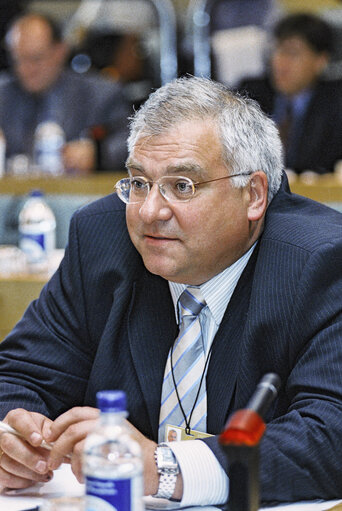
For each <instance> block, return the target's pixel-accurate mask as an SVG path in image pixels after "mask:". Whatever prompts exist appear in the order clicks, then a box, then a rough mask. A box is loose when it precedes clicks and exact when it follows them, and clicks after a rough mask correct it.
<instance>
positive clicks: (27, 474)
mask: <svg viewBox="0 0 342 511" xmlns="http://www.w3.org/2000/svg"><path fill="white" fill-rule="evenodd" d="M52 476H53V473H52V472H47V473H45V474H38V473H37V472H34V471H33V470H30V469H29V468H27V467H25V466H24V465H22V464H21V463H18V462H17V461H15V460H14V459H12V458H10V457H9V456H7V454H5V453H4V454H3V455H2V457H1V460H0V481H1V485H2V486H5V487H7V488H21V487H24V488H25V487H26V486H30V485H31V484H32V482H47V481H50V480H51V478H52ZM21 480H22V481H21ZM18 484H20V486H18Z"/></svg>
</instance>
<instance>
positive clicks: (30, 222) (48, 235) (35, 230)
mask: <svg viewBox="0 0 342 511" xmlns="http://www.w3.org/2000/svg"><path fill="white" fill-rule="evenodd" d="M19 248H21V250H22V251H23V252H24V253H25V254H26V258H27V264H28V267H29V270H30V271H33V272H39V271H45V270H47V265H48V258H49V256H50V254H51V252H52V251H53V250H54V249H55V248H56V219H55V215H54V214H53V212H52V210H51V208H50V207H49V206H48V205H47V203H46V202H45V200H44V198H43V194H42V192H41V191H40V190H33V191H32V192H31V194H30V196H29V198H28V199H27V200H26V201H25V202H24V205H23V207H22V209H21V211H20V213H19Z"/></svg>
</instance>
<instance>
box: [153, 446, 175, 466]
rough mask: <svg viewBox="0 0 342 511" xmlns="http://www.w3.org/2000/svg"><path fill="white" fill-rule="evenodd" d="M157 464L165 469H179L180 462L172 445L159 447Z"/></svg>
mask: <svg viewBox="0 0 342 511" xmlns="http://www.w3.org/2000/svg"><path fill="white" fill-rule="evenodd" d="M157 465H158V468H160V469H163V470H171V471H174V470H178V463H177V461H176V457H175V455H174V454H173V452H172V450H171V449H170V447H167V446H165V447H164V446H158V448H157Z"/></svg>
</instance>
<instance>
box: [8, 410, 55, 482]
mask: <svg viewBox="0 0 342 511" xmlns="http://www.w3.org/2000/svg"><path fill="white" fill-rule="evenodd" d="M4 422H7V423H8V424H9V425H10V426H12V427H13V428H14V429H16V430H17V431H18V432H19V433H20V434H21V435H22V437H18V436H16V435H13V434H11V433H0V486H1V487H3V488H27V487H28V486H31V485H32V484H35V483H37V482H47V481H49V480H50V479H51V478H52V476H53V474H52V472H51V471H50V470H49V468H48V463H47V462H48V459H49V454H50V453H49V451H48V450H47V449H43V448H42V447H39V446H40V444H41V442H42V440H43V439H44V438H45V432H46V430H47V429H48V428H49V425H50V423H51V421H50V419H48V418H47V417H44V415H41V414H40V413H35V412H28V411H26V410H23V409H20V408H17V409H16V410H12V411H10V412H9V413H8V414H7V415H6V417H5V419H4Z"/></svg>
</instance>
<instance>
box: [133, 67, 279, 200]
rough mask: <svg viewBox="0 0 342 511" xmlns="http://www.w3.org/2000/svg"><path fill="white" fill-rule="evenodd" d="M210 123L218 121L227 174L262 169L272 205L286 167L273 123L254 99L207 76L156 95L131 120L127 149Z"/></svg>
mask: <svg viewBox="0 0 342 511" xmlns="http://www.w3.org/2000/svg"><path fill="white" fill-rule="evenodd" d="M206 119H213V120H214V121H216V122H217V125H218V130H219V134H220V138H221V142H222V157H223V160H224V163H225V165H226V167H227V169H228V171H229V173H231V174H239V173H241V172H256V171H258V170H262V171H263V172H264V173H265V174H266V176H267V180H268V200H269V202H270V201H271V200H272V198H273V196H274V194H275V193H276V192H277V191H278V189H279V187H280V183H281V175H282V172H283V168H284V165H283V154H282V145H281V142H280V137H279V133H278V130H277V128H276V126H275V124H274V122H273V121H272V120H271V119H269V118H268V117H267V116H266V115H265V114H264V113H263V112H262V111H261V109H260V107H259V105H258V104H257V103H256V102H255V101H253V100H251V99H249V98H245V97H242V96H240V95H239V94H237V93H235V92H232V91H231V90H230V89H228V88H227V87H225V86H224V85H222V84H220V83H217V82H214V81H212V80H209V79H207V78H197V77H183V78H178V79H176V80H174V81H172V82H170V83H168V84H166V85H164V86H163V87H161V88H159V89H157V90H156V91H155V92H153V93H152V94H151V95H150V97H149V98H148V99H147V101H146V102H145V103H144V105H142V107H141V108H140V109H139V110H138V111H137V112H136V113H135V114H134V115H133V117H131V122H130V135H129V137H128V150H129V152H131V151H132V150H133V148H134V145H135V144H136V142H137V141H138V139H139V138H141V137H145V136H154V135H161V134H165V133H167V131H169V130H171V129H172V128H173V127H174V126H176V125H177V124H179V123H182V122H184V121H189V120H206ZM232 182H233V184H234V186H236V187H243V186H246V184H247V183H248V177H245V176H239V177H234V178H232Z"/></svg>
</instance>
